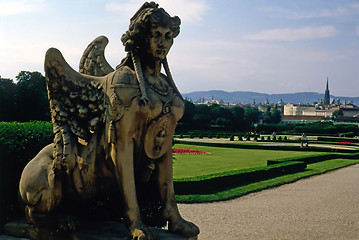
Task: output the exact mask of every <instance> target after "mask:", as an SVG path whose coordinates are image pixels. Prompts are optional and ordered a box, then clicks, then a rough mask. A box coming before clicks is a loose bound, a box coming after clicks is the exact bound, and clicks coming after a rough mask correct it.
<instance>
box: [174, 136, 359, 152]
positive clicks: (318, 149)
mask: <svg viewBox="0 0 359 240" xmlns="http://www.w3.org/2000/svg"><path fill="white" fill-rule="evenodd" d="M175 142H176V143H180V144H187V145H196V146H207V147H222V148H243V149H262V150H282V151H306V152H308V151H313V152H338V153H357V152H359V151H358V150H355V149H338V148H324V147H300V146H286V145H279V146H278V145H277V146H274V145H256V144H243V143H240V144H238V143H214V142H192V141H186V140H180V139H176V141H175Z"/></svg>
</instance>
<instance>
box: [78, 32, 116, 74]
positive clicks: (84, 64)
mask: <svg viewBox="0 0 359 240" xmlns="http://www.w3.org/2000/svg"><path fill="white" fill-rule="evenodd" d="M107 44H108V39H107V37H105V36H99V37H97V38H96V39H95V40H93V41H92V42H91V43H90V44H89V45H88V46H87V48H86V50H85V51H84V53H83V55H82V57H81V60H80V70H79V71H80V73H83V74H87V75H91V76H98V77H100V76H105V75H107V74H109V73H110V72H113V71H114V69H113V68H112V67H111V66H110V64H109V63H108V62H107V61H106V58H105V48H106V46H107Z"/></svg>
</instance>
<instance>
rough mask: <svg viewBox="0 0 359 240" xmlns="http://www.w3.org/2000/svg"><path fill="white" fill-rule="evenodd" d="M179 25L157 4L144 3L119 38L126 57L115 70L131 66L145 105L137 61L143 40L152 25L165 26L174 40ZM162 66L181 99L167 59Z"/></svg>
mask: <svg viewBox="0 0 359 240" xmlns="http://www.w3.org/2000/svg"><path fill="white" fill-rule="evenodd" d="M180 24H181V19H180V18H179V17H177V16H174V17H171V16H170V15H169V14H168V13H167V12H166V11H165V10H164V9H163V8H158V4H157V3H155V2H150V3H148V2H146V3H144V4H143V5H142V7H141V8H140V9H139V10H138V11H137V12H136V13H135V15H134V16H133V17H132V18H131V20H130V26H129V29H128V31H126V33H125V34H123V35H122V37H121V41H122V43H123V45H124V46H125V51H126V52H127V53H128V54H127V57H126V58H124V59H123V60H122V62H121V64H120V65H118V66H117V67H116V69H118V68H120V67H121V66H124V65H128V66H133V68H134V70H135V72H136V77H137V80H138V82H139V86H140V90H141V93H142V98H141V99H142V100H143V101H144V103H146V101H147V100H148V98H147V92H146V86H145V79H144V76H143V73H142V68H141V62H140V59H139V50H140V49H141V47H143V46H146V47H147V44H146V42H145V41H146V40H145V38H146V37H147V36H149V34H150V29H151V27H152V26H153V25H167V26H168V27H169V28H170V30H171V31H172V37H173V38H175V37H177V36H178V34H179V32H180ZM131 60H132V61H131ZM162 64H163V67H164V69H165V72H166V75H167V77H168V79H169V83H170V85H171V86H172V88H173V89H174V91H175V92H176V93H177V95H178V96H180V97H182V96H181V94H180V92H179V91H178V89H177V87H176V85H175V83H174V81H173V78H172V74H171V72H170V69H169V66H168V62H167V58H165V59H164V60H163V61H162Z"/></svg>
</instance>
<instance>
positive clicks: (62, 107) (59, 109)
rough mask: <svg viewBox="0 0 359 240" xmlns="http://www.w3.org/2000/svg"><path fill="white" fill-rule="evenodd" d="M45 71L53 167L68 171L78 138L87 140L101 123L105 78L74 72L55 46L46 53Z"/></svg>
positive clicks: (103, 108) (73, 162) (73, 158)
mask: <svg viewBox="0 0 359 240" xmlns="http://www.w3.org/2000/svg"><path fill="white" fill-rule="evenodd" d="M45 73H46V81H47V89H48V96H49V100H50V109H51V118H52V122H53V126H54V133H55V138H54V144H55V149H54V158H55V160H54V168H55V169H58V170H60V169H63V167H65V169H66V170H67V171H69V170H70V169H72V168H73V167H74V165H75V163H76V156H75V154H76V149H75V148H76V146H77V144H76V143H77V141H78V138H77V137H79V138H81V139H84V140H89V138H90V136H91V134H92V133H93V132H95V131H96V129H97V128H99V127H101V125H102V124H103V118H104V111H105V106H104V93H103V91H102V89H103V86H104V82H105V78H101V77H92V76H88V75H84V74H80V73H78V72H76V71H75V70H73V69H72V68H71V67H70V66H69V65H68V64H67V62H66V61H65V59H64V58H63V56H62V54H61V53H60V51H59V50H57V49H55V48H50V49H49V50H48V51H47V52H46V57H45Z"/></svg>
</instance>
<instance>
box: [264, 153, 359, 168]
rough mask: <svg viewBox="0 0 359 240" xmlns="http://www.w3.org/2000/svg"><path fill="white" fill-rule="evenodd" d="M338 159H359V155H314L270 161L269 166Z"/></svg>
mask: <svg viewBox="0 0 359 240" xmlns="http://www.w3.org/2000/svg"><path fill="white" fill-rule="evenodd" d="M336 158H344V159H359V153H352V154H348V153H345V154H340V153H330V154H325V155H314V156H307V157H300V158H298V157H295V158H285V159H278V160H268V161H267V165H273V164H278V163H282V162H288V161H296V162H297V161H303V162H305V163H306V164H311V163H317V162H322V161H327V160H331V159H336Z"/></svg>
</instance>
